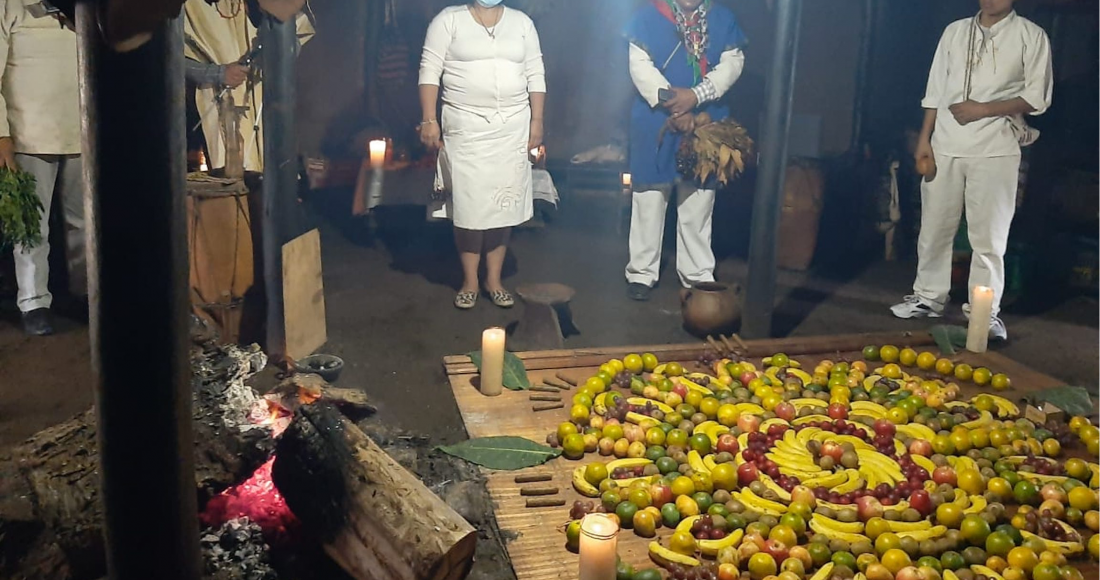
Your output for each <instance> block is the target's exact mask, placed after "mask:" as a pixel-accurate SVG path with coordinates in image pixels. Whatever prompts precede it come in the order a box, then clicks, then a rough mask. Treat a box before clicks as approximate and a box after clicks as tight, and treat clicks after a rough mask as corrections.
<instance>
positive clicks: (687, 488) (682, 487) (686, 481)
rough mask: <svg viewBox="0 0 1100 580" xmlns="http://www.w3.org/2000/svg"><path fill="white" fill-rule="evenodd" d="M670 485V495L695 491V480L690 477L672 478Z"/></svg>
mask: <svg viewBox="0 0 1100 580" xmlns="http://www.w3.org/2000/svg"><path fill="white" fill-rule="evenodd" d="M723 465H725V464H723ZM670 487H671V488H672V495H675V496H681V495H683V496H690V495H691V494H693V493H695V482H693V481H691V478H690V477H686V476H683V475H681V476H680V477H677V478H676V479H674V480H672V485H671V486H670Z"/></svg>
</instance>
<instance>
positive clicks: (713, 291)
mask: <svg viewBox="0 0 1100 580" xmlns="http://www.w3.org/2000/svg"><path fill="white" fill-rule="evenodd" d="M680 312H681V314H682V315H683V318H684V328H686V329H687V330H688V332H691V333H692V334H696V335H698V336H701V337H702V336H706V335H708V334H710V335H713V334H721V333H726V332H731V331H732V330H733V327H734V326H735V325H736V323H737V321H738V320H740V319H741V286H740V285H739V284H726V283H723V282H700V283H698V284H695V286H694V287H692V288H690V289H685V290H683V291H681V293H680Z"/></svg>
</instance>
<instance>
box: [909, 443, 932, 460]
mask: <svg viewBox="0 0 1100 580" xmlns="http://www.w3.org/2000/svg"><path fill="white" fill-rule="evenodd" d="M909 453H911V454H913V455H923V456H924V457H930V456H931V455H932V443H931V442H930V441H925V440H924V439H914V440H913V442H912V443H910V444H909Z"/></svg>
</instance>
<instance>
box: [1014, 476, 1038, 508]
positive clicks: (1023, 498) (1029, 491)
mask: <svg viewBox="0 0 1100 580" xmlns="http://www.w3.org/2000/svg"><path fill="white" fill-rule="evenodd" d="M1012 495H1013V496H1014V497H1015V498H1016V501H1018V502H1020V503H1021V504H1025V505H1030V504H1034V503H1037V501H1036V498H1038V497H1039V487H1038V486H1037V485H1035V484H1034V483H1032V482H1031V481H1029V480H1026V479H1025V480H1022V481H1019V482H1017V483H1016V484H1015V485H1013V486H1012Z"/></svg>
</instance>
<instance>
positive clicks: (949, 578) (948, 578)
mask: <svg viewBox="0 0 1100 580" xmlns="http://www.w3.org/2000/svg"><path fill="white" fill-rule="evenodd" d="M943 580H959V576H958V575H957V574H955V573H954V572H952V571H951V570H948V569H944V571H943Z"/></svg>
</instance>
